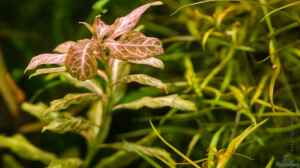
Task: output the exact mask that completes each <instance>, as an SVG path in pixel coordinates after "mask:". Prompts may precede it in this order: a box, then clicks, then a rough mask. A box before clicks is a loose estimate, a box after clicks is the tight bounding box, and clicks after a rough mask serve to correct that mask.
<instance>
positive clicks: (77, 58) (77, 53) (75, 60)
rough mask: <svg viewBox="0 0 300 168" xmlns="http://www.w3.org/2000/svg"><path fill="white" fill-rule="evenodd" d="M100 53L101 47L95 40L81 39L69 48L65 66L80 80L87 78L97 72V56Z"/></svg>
mask: <svg viewBox="0 0 300 168" xmlns="http://www.w3.org/2000/svg"><path fill="white" fill-rule="evenodd" d="M99 55H100V47H99V45H98V44H97V42H96V41H94V40H88V39H84V40H80V41H78V42H77V43H76V44H75V45H73V46H71V48H70V49H69V51H68V53H67V56H66V60H65V66H66V68H67V71H68V72H69V73H70V74H71V75H72V76H73V77H75V78H77V79H79V80H87V79H90V78H92V77H94V76H95V75H96V74H97V60H96V57H98V56H99Z"/></svg>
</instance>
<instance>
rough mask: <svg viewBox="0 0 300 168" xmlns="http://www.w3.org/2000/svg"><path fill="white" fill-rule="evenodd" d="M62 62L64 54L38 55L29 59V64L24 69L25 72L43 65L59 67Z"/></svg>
mask: <svg viewBox="0 0 300 168" xmlns="http://www.w3.org/2000/svg"><path fill="white" fill-rule="evenodd" d="M64 60H65V54H40V55H38V56H35V57H33V58H32V59H31V61H30V63H29V64H28V66H27V67H26V69H25V72H26V71H28V70H32V69H35V68H37V67H38V66H40V65H45V64H57V65H61V64H63V63H64Z"/></svg>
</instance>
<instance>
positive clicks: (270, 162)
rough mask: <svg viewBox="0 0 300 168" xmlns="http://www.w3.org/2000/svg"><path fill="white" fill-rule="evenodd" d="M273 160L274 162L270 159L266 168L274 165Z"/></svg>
mask: <svg viewBox="0 0 300 168" xmlns="http://www.w3.org/2000/svg"><path fill="white" fill-rule="evenodd" d="M274 160H275V159H274V157H272V158H271V159H270V161H269V162H268V164H267V166H266V168H272V166H273V163H274Z"/></svg>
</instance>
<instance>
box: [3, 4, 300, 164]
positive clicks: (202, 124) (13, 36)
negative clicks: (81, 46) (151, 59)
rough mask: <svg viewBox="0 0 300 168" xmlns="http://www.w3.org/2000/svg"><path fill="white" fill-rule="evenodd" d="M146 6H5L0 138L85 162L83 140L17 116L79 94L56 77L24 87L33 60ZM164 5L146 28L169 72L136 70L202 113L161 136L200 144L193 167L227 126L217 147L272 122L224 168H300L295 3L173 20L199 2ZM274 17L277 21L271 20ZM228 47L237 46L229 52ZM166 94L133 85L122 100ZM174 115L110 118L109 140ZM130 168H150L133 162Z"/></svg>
mask: <svg viewBox="0 0 300 168" xmlns="http://www.w3.org/2000/svg"><path fill="white" fill-rule="evenodd" d="M146 2H149V1H142V0H76V1H74V0H22V1H20V0H1V1H0V95H1V96H0V134H2V135H13V134H16V133H22V134H24V135H25V136H26V137H27V138H28V139H29V140H30V141H31V142H32V143H33V144H35V145H37V146H39V147H41V148H43V149H45V150H47V151H50V152H55V153H59V154H62V153H64V154H65V153H68V152H70V153H72V152H74V150H75V151H76V152H77V153H79V155H80V156H82V157H83V156H84V152H85V148H86V147H85V143H84V141H83V139H82V138H81V137H79V136H77V135H73V134H64V135H58V134H54V133H50V132H45V133H42V134H41V133H40V129H41V124H40V123H38V122H36V119H34V118H33V117H31V116H29V115H28V114H26V113H24V112H23V111H22V110H21V109H20V105H21V103H22V102H25V101H28V102H31V103H37V102H46V103H49V102H50V101H51V100H54V99H57V98H60V97H63V96H64V95H65V94H67V93H70V92H73V91H77V90H78V89H77V88H75V87H73V86H72V85H70V84H68V83H66V82H65V81H62V80H59V79H57V78H52V77H51V76H45V77H33V78H31V79H28V74H24V69H25V67H26V66H27V64H28V63H29V61H30V59H31V58H32V57H33V56H35V55H37V54H39V53H46V52H51V50H52V49H53V48H54V47H55V46H56V45H57V44H59V43H61V42H64V41H68V40H78V39H81V38H84V37H89V36H90V33H89V32H88V30H87V29H86V28H85V27H84V26H83V25H81V24H79V22H80V21H85V22H88V23H91V22H92V21H93V19H94V17H95V16H96V15H102V18H103V20H105V21H106V22H107V23H112V22H113V20H114V19H115V18H117V17H119V16H123V15H125V14H127V13H128V12H129V11H131V10H132V9H134V8H136V7H137V6H139V5H141V4H144V3H146ZM163 2H164V5H163V6H161V7H155V8H153V9H150V10H149V11H147V12H146V14H145V15H144V16H143V18H142V19H141V22H140V24H141V25H142V27H141V28H142V31H143V32H145V34H147V35H151V36H155V37H158V38H161V39H162V40H163V43H164V48H165V50H166V54H164V55H163V56H161V58H162V59H163V60H164V62H165V64H166V68H165V70H164V71H158V70H153V69H152V68H144V67H139V66H137V67H135V68H133V71H135V72H140V73H142V72H143V73H147V74H151V75H153V76H155V77H157V78H159V79H162V80H163V81H165V82H166V83H169V84H172V83H173V84H175V85H176V84H178V85H176V86H172V88H171V93H172V92H173V93H177V94H180V95H183V97H186V98H191V99H193V101H194V102H195V103H196V104H197V106H198V109H199V111H198V112H196V113H193V114H187V113H176V115H174V116H172V117H171V118H170V120H169V121H168V123H167V126H166V128H165V130H166V134H165V136H166V138H167V139H168V140H169V141H170V142H171V143H172V144H173V145H174V146H176V147H178V149H180V150H181V151H186V150H188V147H189V146H190V145H191V140H192V139H194V140H195V139H197V137H196V138H195V136H199V138H198V139H197V145H195V146H194V148H193V151H194V152H192V153H191V154H190V157H191V158H193V159H195V160H197V159H201V158H206V157H207V150H208V146H209V144H210V141H211V139H212V137H213V135H214V133H215V132H216V131H217V130H218V129H219V128H221V127H222V126H227V127H226V131H224V135H223V136H222V138H220V148H225V147H226V146H227V145H228V143H229V142H230V141H231V140H232V137H233V136H235V135H238V132H240V131H241V130H243V129H245V128H246V127H247V126H249V125H250V124H251V117H252V118H253V117H254V118H256V119H257V120H263V119H265V118H269V120H268V122H267V124H266V125H265V127H264V128H261V129H259V131H258V132H257V133H256V134H255V135H253V136H251V137H250V138H249V140H247V141H246V142H245V143H244V144H243V145H242V146H241V149H240V150H238V153H242V154H243V155H242V156H234V159H233V160H234V161H232V162H230V166H228V167H230V168H231V167H239V168H240V167H249V168H253V167H266V165H267V164H268V162H269V161H270V159H271V158H272V157H274V158H276V160H275V162H274V167H276V163H277V167H280V166H278V165H280V164H283V165H284V166H286V167H293V166H291V164H294V163H295V164H296V165H298V167H300V134H299V133H300V132H299V128H300V123H299V116H300V111H299V109H298V106H299V104H300V88H299V87H300V85H299V82H300V77H299V68H300V45H299V44H300V41H299V40H300V29H299V26H300V7H299V4H300V3H298V2H299V1H291V0H286V1H280V0H266V1H264V0H253V1H252V0H245V1H241V2H238V1H235V2H228V1H222V2H209V3H203V4H195V5H194V6H190V7H186V8H183V9H182V10H180V11H178V12H177V13H175V14H174V15H171V14H172V13H173V12H174V11H175V10H176V9H178V8H179V7H183V6H185V5H187V4H192V3H195V2H197V1H193V0H163ZM281 8H282V9H281ZM274 10H275V11H274ZM276 10H278V11H276ZM270 11H274V13H271V14H270V13H269V15H267V14H268V12H270ZM265 16H267V17H265ZM270 41H273V42H274V44H273V43H272V44H271V43H270ZM232 46H235V47H236V48H235V49H234V51H233V53H230V51H231V50H230V49H232ZM173 87H174V88H173ZM199 89H200V90H201V91H199ZM200 92H201V93H200ZM160 94H161V93H160V92H158V91H157V90H151V89H149V88H143V87H139V86H136V85H132V87H130V88H129V89H128V96H127V97H125V98H124V99H125V100H131V99H135V98H137V97H142V96H152V95H160ZM125 100H124V101H125ZM274 104H275V105H276V108H275V111H276V112H278V113H277V114H274V106H272V105H274ZM241 109H246V110H245V111H246V112H243V111H242V112H241ZM168 110H169V109H162V110H158V111H155V110H154V111H153V110H149V109H143V110H142V111H136V112H132V111H122V113H116V114H114V119H113V124H112V129H111V133H110V136H109V139H108V141H109V142H110V141H116V140H120V139H124V138H125V139H126V138H132V139H136V137H135V136H138V135H139V134H129V133H128V132H131V131H133V132H134V131H138V130H143V129H149V123H148V120H149V119H152V120H153V121H154V122H156V121H159V120H160V119H161V118H162V117H163V116H165V115H166V113H167V112H168ZM245 113H246V115H243V114H245ZM241 114H242V115H241ZM249 118H250V119H249ZM127 133H128V134H127ZM156 145H160V143H158V142H157V144H156ZM0 147H1V145H0ZM74 148H76V149H74ZM170 152H171V151H170ZM171 153H172V152H171ZM8 155H9V156H10V155H13V156H14V154H13V153H12V152H10V151H9V150H6V149H1V150H0V159H1V160H2V162H1V164H3V162H6V161H5V158H6V159H7V156H8ZM66 155H67V154H66ZM103 155H105V154H103ZM172 155H174V154H172ZM237 155H238V154H237ZM244 155H246V156H244ZM247 156H248V157H247ZM14 157H15V158H16V159H17V160H18V161H19V162H21V163H22V164H23V165H26V166H25V167H32V168H34V167H42V164H41V163H39V162H34V161H26V160H23V159H21V158H18V157H17V156H14ZM99 157H101V156H99ZM176 157H177V156H175V158H176ZM3 160H4V161H3ZM178 160H180V159H178ZM204 166H205V165H204ZM0 167H1V166H0ZM128 167H131V168H133V167H150V166H149V165H147V164H145V162H143V161H141V160H137V161H135V162H132V163H130V164H129V165H128ZM179 167H180V166H179ZM181 167H189V166H181Z"/></svg>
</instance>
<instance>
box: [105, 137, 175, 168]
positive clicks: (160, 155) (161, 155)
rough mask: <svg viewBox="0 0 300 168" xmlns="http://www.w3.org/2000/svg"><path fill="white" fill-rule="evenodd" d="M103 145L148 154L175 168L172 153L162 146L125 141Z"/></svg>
mask: <svg viewBox="0 0 300 168" xmlns="http://www.w3.org/2000/svg"><path fill="white" fill-rule="evenodd" d="M101 146H103V147H112V148H117V149H123V150H126V151H128V152H135V153H137V154H142V155H146V156H149V157H154V158H156V159H158V160H160V161H162V162H163V163H165V164H166V165H168V166H169V167H171V168H175V165H176V163H175V161H174V160H173V159H172V157H171V155H170V154H169V153H168V152H167V151H165V150H164V149H161V148H155V147H147V146H143V145H138V144H134V143H129V142H124V143H114V144H107V145H101Z"/></svg>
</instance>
